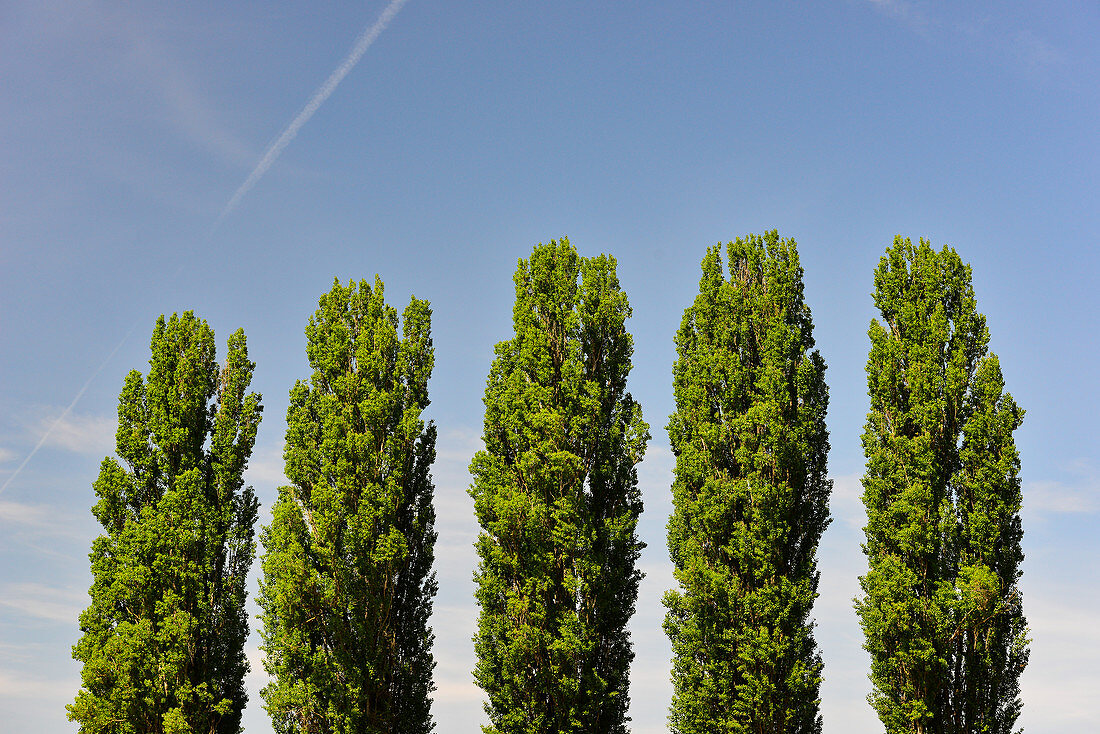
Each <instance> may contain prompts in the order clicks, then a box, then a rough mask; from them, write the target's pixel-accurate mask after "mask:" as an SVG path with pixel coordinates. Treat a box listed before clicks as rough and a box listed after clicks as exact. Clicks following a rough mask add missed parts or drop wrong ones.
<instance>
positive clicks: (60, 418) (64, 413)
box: [0, 324, 137, 494]
mask: <svg viewBox="0 0 1100 734" xmlns="http://www.w3.org/2000/svg"><path fill="white" fill-rule="evenodd" d="M135 328H137V324H134V325H133V326H131V327H130V330H129V331H128V332H126V336H124V337H122V341H120V342H119V343H118V344H116V345H115V348H114V349H112V350H111V353H110V354H108V355H107V359H105V360H103V363H102V364H100V365H99V368H98V369H97V370H96V371H95V372H93V373H92V376H91V377H89V378H88V379H87V381H86V382H85V383H84V387H82V388H80V390H79V391H78V392H77V394H76V397H75V398H73V401H72V402H71V403H69V407H68V408H65V410H64V411H62V413H61V415H59V416H57V420H55V421H54V422H53V423H51V424H50V427H49V428H47V429H46V432H45V433H43V434H42V437H41V438H39V439H38V443H36V444H35V445H34V448H33V449H31V452H30V453H29V454H27V458H25V459H23V463H22V464H20V465H19V468H17V469H16V470H15V471H13V472H12V473H11V476H9V477H8V478H7V479H6V480H5V481H4V484H3V485H0V494H3V493H4V490H5V489H7V488H8V485H9V484H11V483H12V481H13V480H14V479H15V478H16V477H17V476H19V475H20V473H22V471H23V467H25V466H26V465H27V464H28V463H30V460H31V459H33V458H34V455H35V454H37V453H38V449H40V448H42V446H43V445H44V444H45V443H46V439H48V438H49V437H50V434H51V433H53V432H54V429H55V428H57V427H58V426H59V425H61V421H63V420H65V418H67V417H68V415H69V413H71V412H73V408H75V407H76V404H77V403H78V402H79V401H80V399H81V398H82V397H84V393H85V392H87V391H88V386H89V385H91V384H92V380H94V379H95V378H96V377H97V376H98V375H99V373H100V372H102V371H103V368H104V367H106V366H107V363H108V362H110V361H111V358H112V357H114V356H115V352H117V351H118V350H119V348H120V347H121V346H122V345H123V344H125V343H126V340H127V339H129V338H130V335H131V334H133V333H134V329H135Z"/></svg>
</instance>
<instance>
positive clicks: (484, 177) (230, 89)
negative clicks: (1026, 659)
mask: <svg viewBox="0 0 1100 734" xmlns="http://www.w3.org/2000/svg"><path fill="white" fill-rule="evenodd" d="M1098 36H1100V7H1098V6H1097V5H1096V4H1095V3H1092V2H1069V1H1066V2H1053V3H1042V4H1035V3H1031V4H1028V3H1014V4H1000V5H990V4H984V3H973V2H963V3H947V2H939V1H935V2H934V1H932V0H832V1H831V2H824V3H804V4H776V3H771V2H762V1H761V2H744V3H735V4H702V3H700V4H694V3H689V4H683V3H680V4H675V3H667V2H666V3H657V2H643V3H635V4H630V5H629V7H628V8H627V7H626V6H624V8H623V9H620V8H619V7H618V6H617V5H609V4H602V3H586V2H579V1H577V2H574V1H573V0H565V1H563V2H558V3H549V4H537V5H532V4H525V3H506V2H496V1H491V2H486V3H476V4H466V3H459V4H454V3H433V2H427V1H426V0H410V1H408V2H406V0H392V1H387V0H368V1H367V2H356V3H351V2H335V3H326V4H321V5H317V4H301V3H284V2H272V3H261V4H255V3H252V4H246V3H236V2H229V3H215V2H209V1H208V0H199V1H198V2H194V3H182V4H181V3H168V2H162V1H161V0H153V1H152V2H146V3H137V4H117V3H104V2H100V1H99V0H35V1H34V2H30V1H29V0H15V2H13V3H9V4H7V5H6V6H5V7H4V8H3V10H0V79H3V80H4V83H3V84H0V139H2V140H3V141H4V145H3V150H4V155H3V156H2V157H0V344H2V345H3V348H2V349H0V377H2V378H3V379H0V721H3V722H4V724H3V725H0V728H3V729H4V730H5V731H12V732H22V731H26V732H73V731H76V727H75V726H74V725H72V724H70V723H68V722H67V721H66V719H65V712H64V706H65V704H66V703H68V702H70V701H71V700H72V699H73V697H74V696H75V693H76V690H77V686H78V685H79V673H80V670H79V666H78V665H77V664H76V663H75V662H74V661H73V660H72V659H71V656H70V648H71V646H72V645H73V644H74V643H75V642H76V640H77V637H78V635H79V629H78V626H77V620H76V616H77V615H78V614H79V612H80V610H81V609H82V608H83V607H84V606H85V604H86V602H87V595H86V592H87V588H88V586H89V584H90V580H91V576H90V572H89V568H88V558H87V554H88V549H89V546H90V544H91V541H92V539H93V538H94V537H95V535H96V534H97V533H98V532H99V530H100V528H99V526H98V525H97V523H96V522H95V520H94V519H93V518H92V516H91V514H90V512H89V508H90V507H91V505H92V504H93V502H94V495H93V492H92V489H91V486H92V482H93V481H94V479H95V477H96V473H97V471H98V467H99V463H100V461H101V460H102V458H103V456H104V455H105V454H106V453H109V452H110V451H111V450H112V435H113V432H114V426H115V407H116V403H117V397H118V393H119V390H120V388H121V386H122V381H123V377H124V375H125V374H126V372H127V371H128V370H130V369H135V368H136V369H140V370H142V371H143V372H144V371H146V370H147V369H148V364H147V361H148V356H149V354H148V337H149V334H150V332H151V331H152V328H153V324H154V321H155V319H156V317H157V316H158V315H159V314H162V313H165V314H171V313H172V312H174V311H183V310H187V309H194V310H195V311H196V313H197V314H198V315H199V316H201V317H203V318H205V319H207V320H208V321H209V322H210V324H211V326H213V327H214V329H215V330H216V332H217V337H218V340H219V343H220V346H221V348H222V353H224V344H225V339H226V338H227V337H228V336H229V334H230V333H232V332H233V330H235V329H236V328H237V327H243V328H244V330H245V332H246V334H247V336H248V346H249V351H250V357H251V358H252V359H253V360H254V361H255V362H256V363H257V369H256V376H255V381H254V387H255V389H257V390H259V391H260V392H262V393H263V396H264V404H265V411H264V422H263V424H262V425H261V427H260V432H259V436H258V441H257V446H256V451H255V453H254V454H253V458H252V461H251V464H250V467H249V473H248V478H249V481H250V482H251V483H252V484H254V485H255V487H256V490H257V493H258V496H259V498H260V501H261V503H262V506H261V510H260V521H259V522H260V523H261V524H266V523H267V522H268V520H269V515H268V513H269V511H270V506H271V503H272V501H273V500H274V498H275V496H276V487H277V486H278V485H279V484H280V483H281V482H282V481H284V480H283V477H282V440H283V432H284V430H285V421H284V417H285V412H286V407H287V401H288V398H287V395H288V391H289V389H290V387H291V385H292V384H293V382H294V380H296V379H304V378H307V377H308V376H309V370H308V365H307V363H306V358H305V353H304V345H305V340H304V335H303V329H304V327H305V324H306V321H307V319H308V317H309V315H310V314H311V313H312V312H313V310H314V309H315V308H316V304H317V298H318V296H319V295H320V294H321V293H322V292H324V291H326V290H327V289H328V288H329V287H331V285H332V279H333V277H334V276H335V277H339V278H341V279H342V280H345V281H346V280H347V279H348V278H351V277H354V278H357V279H358V278H366V279H368V280H369V279H372V278H373V277H374V275H375V273H378V274H379V275H381V277H382V279H383V280H384V281H385V283H386V295H387V299H388V300H389V301H390V302H391V303H393V304H394V305H396V306H398V308H403V307H404V305H405V303H407V302H408V298H409V296H410V294H413V293H415V294H416V295H417V296H418V297H421V298H426V299H428V300H429V301H430V302H431V304H432V308H433V311H434V314H433V336H434V343H435V347H436V370H435V375H434V377H433V379H432V382H431V383H430V386H429V387H430V391H431V397H432V406H431V408H430V409H429V412H430V417H431V418H432V419H433V420H435V422H436V424H437V426H438V428H439V444H438V459H437V462H436V465H435V468H434V472H433V474H434V477H435V481H436V492H437V495H436V507H437V510H438V514H439V531H440V536H439V541H438V543H439V544H438V546H437V551H436V555H437V563H436V572H437V574H438V578H439V586H440V592H439V596H438V597H437V600H436V605H435V615H434V617H433V627H434V629H435V635H436V647H435V653H436V658H437V661H438V667H437V670H436V684H437V687H438V689H437V691H436V696H435V704H434V709H433V711H434V715H435V718H436V721H437V724H438V726H437V731H438V732H439V734H465V733H466V732H477V731H479V729H478V725H479V724H480V723H483V722H484V721H485V718H484V715H483V714H482V712H481V700H482V695H481V692H480V690H479V689H477V688H476V687H475V686H474V685H473V683H472V678H471V675H470V671H471V669H472V667H473V664H474V657H473V644H472V642H471V640H470V637H471V635H472V634H473V632H474V628H475V622H476V614H477V609H476V606H475V605H474V602H473V596H472V593H473V584H472V581H471V574H472V572H473V569H474V566H475V563H476V556H475V554H474V551H473V548H472V543H473V539H474V537H475V536H476V533H477V526H476V523H475V521H474V518H473V509H472V501H471V500H470V499H469V497H468V495H467V494H466V488H467V486H468V484H469V475H468V472H467V466H468V464H469V461H470V458H471V457H472V455H473V453H474V452H475V451H476V450H478V448H479V447H480V436H481V428H482V410H483V407H482V403H481V398H482V394H483V391H484V386H485V377H486V373H487V371H488V367H489V364H490V361H491V359H492V356H493V345H494V344H495V343H496V342H498V341H500V340H502V339H506V338H509V337H510V335H511V328H512V323H511V308H512V299H513V296H514V291H513V283H512V274H513V272H514V269H515V264H516V259H517V258H519V257H526V256H527V255H528V254H529V253H530V250H531V247H532V246H533V245H534V244H535V243H537V242H545V241H548V240H549V239H551V238H558V237H561V236H563V235H565V236H568V237H569V238H570V240H571V241H572V242H573V244H574V245H576V246H577V248H578V250H579V251H580V253H581V254H583V255H596V254H598V253H601V252H607V253H609V254H611V255H614V256H615V257H616V258H617V260H618V266H619V276H620V279H621V281H622V284H623V287H624V289H625V290H626V292H627V294H628V296H629V298H630V301H631V304H632V306H633V308H634V317H633V318H632V319H631V320H630V321H628V328H629V329H630V330H631V331H632V333H633V334H634V339H635V355H634V365H635V366H634V370H633V372H632V373H631V380H630V390H631V392H632V393H633V395H634V397H635V398H636V399H637V400H638V401H639V402H640V403H641V405H642V408H643V411H644V414H645V418H646V420H647V421H648V422H649V424H650V426H651V432H652V434H653V439H652V441H651V443H650V449H649V452H648V454H647V456H646V460H645V461H644V462H643V463H642V464H641V465H640V467H639V475H640V479H641V484H642V490H643V495H644V499H645V512H644V514H643V516H642V521H641V526H640V532H641V534H642V537H643V539H644V540H645V542H646V543H647V544H648V547H647V548H646V550H645V552H644V554H643V557H642V566H643V568H644V570H645V571H646V574H647V576H646V578H645V580H644V582H643V585H642V590H641V595H640V598H639V600H638V611H637V614H636V616H635V617H634V619H633V622H632V635H633V640H634V643H635V650H636V655H637V657H636V660H635V664H634V667H633V669H632V674H631V680H632V686H631V698H632V709H631V715H632V717H633V723H632V729H633V731H635V732H638V733H643V732H644V733H654V732H663V731H666V730H667V728H666V724H665V716H666V713H667V707H668V703H669V699H670V696H671V686H670V684H669V682H668V677H669V645H668V641H667V638H666V637H665V635H664V633H663V631H662V629H661V622H662V619H663V614H664V610H663V607H662V606H661V602H660V600H661V597H662V595H663V594H664V592H665V591H666V590H667V589H668V588H670V586H671V585H672V583H673V581H672V575H671V567H670V564H669V561H668V554H667V550H666V546H665V537H664V533H665V522H666V520H667V518H668V515H669V512H670V511H671V499H670V495H669V485H670V483H671V476H672V475H671V472H672V467H673V464H674V458H673V456H672V454H671V451H670V449H669V446H668V439H667V436H666V434H665V431H664V426H665V424H666V423H667V419H668V415H669V414H670V413H671V412H672V410H673V402H672V386H671V365H672V361H673V359H674V358H675V350H674V345H673V341H672V337H673V334H674V332H675V329H676V328H677V326H678V325H679V323H680V319H681V316H682V314H683V310H684V308H685V307H686V306H687V305H689V303H690V302H691V300H692V298H693V297H694V295H695V293H696V292H697V286H698V280H699V262H700V260H701V259H702V257H703V254H704V251H705V248H706V247H707V246H708V245H712V244H714V243H715V242H718V241H722V242H725V241H727V240H730V239H733V238H734V237H737V236H742V235H745V234H747V233H749V232H756V233H762V232H763V231H764V230H768V229H772V228H777V229H778V230H779V233H780V235H781V236H784V237H793V238H795V239H796V240H797V241H798V243H799V250H800V254H801V258H802V264H803V267H804V268H805V282H806V297H807V301H808V303H809V305H810V307H811V309H812V310H813V318H814V322H815V325H816V331H815V336H816V339H817V345H818V348H819V349H820V350H821V352H822V355H823V356H824V358H825V360H826V362H827V364H828V372H827V374H826V379H827V381H828V384H829V387H830V410H829V416H828V423H829V429H830V442H831V445H832V451H831V454H830V464H829V471H830V474H831V476H833V477H834V480H835V485H834V493H833V498H832V503H831V507H832V512H833V523H832V525H831V526H830V528H829V529H828V530H827V531H826V533H825V536H824V538H823V540H822V544H821V547H820V549H819V566H820V570H821V589H820V591H821V596H820V598H819V600H818V603H817V606H816V607H815V618H816V620H817V623H818V627H817V630H816V636H817V640H818V643H819V645H820V647H821V650H822V655H823V658H824V661H825V677H826V682H825V685H824V687H823V689H822V713H823V715H824V729H825V733H826V734H872V733H873V732H879V731H882V728H881V725H879V723H878V722H877V719H876V718H875V716H874V714H873V711H872V710H871V708H870V707H869V706H868V704H867V703H866V700H865V697H866V694H867V692H868V690H869V683H868V682H867V677H866V674H867V666H868V660H867V656H866V653H864V651H863V650H862V648H861V644H862V635H861V632H860V629H859V625H858V623H857V621H856V617H855V614H854V612H853V611H852V605H851V600H852V597H853V596H854V595H855V594H856V593H858V590H859V588H858V582H857V577H858V575H859V574H860V573H862V572H863V571H864V569H865V560H864V557H863V555H862V553H861V551H860V542H861V541H862V529H861V528H862V525H863V522H864V517H863V508H862V504H861V502H860V499H859V496H860V491H861V490H860V486H859V478H860V476H861V474H862V471H863V455H862V449H861V446H860V441H859V437H860V433H861V432H862V430H863V421H864V418H865V415H866V411H867V396H866V382H865V376H864V365H865V362H866V358H867V350H868V346H869V344H868V339H867V336H866V331H867V325H868V322H869V321H870V319H871V318H873V316H874V312H873V308H872V304H871V300H870V297H869V293H870V291H871V289H872V283H871V276H872V271H873V269H874V267H875V265H876V264H877V262H878V259H879V257H880V256H881V255H882V253H883V251H884V250H885V248H886V247H887V246H888V245H889V244H890V243H891V241H892V239H893V237H894V235H895V234H902V235H905V236H909V237H912V238H913V240H914V241H915V240H916V239H917V238H918V237H922V236H923V237H926V238H928V239H930V240H931V241H932V243H933V244H934V245H935V246H937V248H938V247H939V246H941V245H943V244H950V245H952V246H953V247H955V248H956V250H957V251H958V252H959V254H960V256H961V257H962V258H963V260H964V261H966V262H969V263H971V264H972V266H973V270H974V286H975V289H976V292H977V298H978V308H979V310H980V311H982V312H983V313H985V314H986V316H987V319H988V323H989V328H990V332H991V335H992V338H991V348H992V349H993V351H995V352H996V353H997V354H998V355H999V356H1000V361H1001V365H1002V368H1003V369H1004V372H1005V379H1006V382H1007V389H1008V390H1009V391H1010V392H1011V393H1012V394H1013V396H1014V398H1015V399H1016V401H1017V402H1018V403H1019V404H1020V405H1021V407H1023V408H1024V409H1025V410H1026V411H1027V415H1026V417H1025V420H1024V425H1023V427H1022V428H1021V429H1020V430H1019V431H1018V432H1017V434H1016V437H1017V443H1018V445H1019V448H1020V452H1021V457H1022V463H1023V472H1022V476H1023V480H1024V491H1025V495H1024V502H1025V507H1024V518H1023V519H1024V531H1025V541H1024V550H1025V553H1026V554H1027V558H1026V560H1025V562H1024V580H1023V593H1024V606H1025V613H1026V614H1027V616H1028V618H1029V621H1030V625H1031V629H1032V638H1033V643H1032V653H1031V664H1030V666H1029V668H1028V670H1027V672H1026V673H1025V675H1024V678H1023V692H1024V703H1025V705H1024V713H1023V716H1022V718H1021V719H1020V722H1019V723H1020V725H1022V726H1023V727H1024V728H1025V729H1026V731H1027V732H1028V733H1029V734H1042V733H1043V732H1052V733H1053V732H1057V733H1058V734H1091V733H1092V732H1095V731H1097V730H1100V707H1098V706H1097V705H1096V703H1095V698H1096V694H1095V692H1096V691H1097V690H1100V633H1098V632H1097V630H1100V614H1098V613H1097V611H1096V610H1097V609H1100V570H1098V569H1100V550H1098V549H1097V545H1096V541H1095V539H1094V536H1095V527H1096V524H1097V522H1098V521H1100V457H1098V455H1097V452H1096V448H1095V447H1096V445H1097V439H1098V438H1100V436H1098V433H1097V430H1096V428H1095V416H1096V415H1097V414H1100V400H1098V399H1097V393H1096V391H1095V390H1094V389H1093V386H1094V385H1095V384H1097V383H1098V382H1100V371H1098V367H1097V365H1098V364H1100V348H1098V347H1097V342H1096V339H1095V335H1096V334H1097V333H1100V323H1098V317H1097V314H1098V313H1100V295H1098V289H1097V288H1096V279H1097V276H1098V274H1100V255H1098V252H1100V251H1098V249H1097V233H1098V232H1100V208H1098V207H1097V192H1100V144H1098V137H1097V120H1100V83H1098V82H1100V47H1098V46H1097V44H1096V42H1095V41H1096V38H1097V37H1098ZM135 325H136V326H135ZM131 330H132V333H131ZM74 398H75V399H74ZM256 568H257V569H258V564H257V566H256ZM253 575H255V572H254V574H253ZM250 591H251V593H252V594H253V595H255V592H256V586H255V581H253V582H252V586H251V589H250ZM250 604H252V603H251V601H250ZM255 612H256V608H255V605H254V604H252V606H251V613H253V614H254V613H255ZM258 645H259V638H258V636H257V635H255V634H254V635H253V637H252V638H251V639H250V641H249V656H250V660H251V661H252V667H253V670H252V673H251V674H250V676H249V678H248V683H249V690H250V696H251V700H250V703H249V707H248V709H247V710H246V712H245V717H244V725H245V730H246V731H247V732H250V733H251V734H269V733H270V732H271V726H270V723H269V721H268V719H267V715H266V713H265V712H264V711H263V709H262V707H261V703H262V701H261V699H260V696H259V688H260V687H261V686H262V685H263V682H264V679H265V678H264V673H263V671H262V666H261V665H260V659H261V657H260V651H259V650H258Z"/></svg>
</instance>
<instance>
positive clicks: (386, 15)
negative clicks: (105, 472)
mask: <svg viewBox="0 0 1100 734" xmlns="http://www.w3.org/2000/svg"><path fill="white" fill-rule="evenodd" d="M406 2H408V0H392V2H390V4H389V5H387V6H386V9H385V10H383V11H382V14H381V15H379V16H378V20H376V21H374V24H373V25H371V26H370V27H369V28H367V29H366V30H365V31H363V32H362V33H361V34H360V35H359V38H358V39H356V41H355V46H353V47H352V49H351V52H350V53H349V54H348V55H347V58H345V59H344V61H343V63H341V64H340V65H339V66H338V67H336V70H335V71H333V72H332V73H331V74H330V75H329V77H328V79H326V80H325V83H324V84H322V85H321V86H320V87H318V89H317V91H316V92H314V93H313V96H312V97H311V98H310V100H309V102H307V103H306V106H305V107H303V108H302V111H301V112H299V113H298V116H297V117H295V118H294V119H293V120H292V121H291V122H290V124H289V125H287V127H286V130H283V134H282V135H280V136H279V138H278V140H276V141H275V142H274V143H272V144H271V147H270V148H268V149H267V152H266V153H264V157H263V158H261V159H260V162H259V163H257V164H256V167H255V168H254V169H252V173H250V174H248V178H246V179H245V181H244V183H243V184H241V187H240V188H239V189H237V191H236V192H235V193H234V194H233V196H232V197H231V198H230V199H229V203H228V204H226V205H225V208H224V209H222V213H221V214H220V215H219V216H218V219H217V221H216V222H214V227H213V228H212V230H211V233H213V231H214V230H216V229H217V228H218V226H219V225H220V224H221V223H222V220H224V219H225V218H226V217H227V216H228V215H229V213H230V212H232V211H233V210H234V209H235V208H236V207H237V204H239V203H240V202H241V199H243V198H244V195H245V194H247V193H248V192H249V191H250V190H251V189H252V187H253V186H255V185H256V182H257V181H259V180H260V179H261V178H262V177H263V175H264V174H265V173H267V169H269V168H271V165H272V164H273V163H275V160H276V159H277V158H278V157H279V154H280V153H282V152H283V150H284V149H285V148H286V146H288V145H290V141H292V140H294V136H295V135H297V134H298V131H299V130H301V129H302V126H304V125H305V124H306V123H307V122H309V118H311V117H313V113H314V112H316V111H317V109H318V108H319V107H320V106H321V105H322V104H324V103H325V100H326V99H328V98H329V97H330V96H331V95H332V93H333V92H334V91H336V86H337V85H338V84H339V83H340V82H341V81H343V79H344V77H346V76H347V75H348V73H349V72H350V71H351V70H352V69H354V68H355V65H356V64H358V63H359V59H361V58H363V54H365V53H366V52H367V49H368V48H370V47H371V44H373V43H374V42H375V40H377V38H378V36H380V35H381V34H382V31H384V30H386V26H388V25H389V24H390V21H391V20H393V18H394V16H395V15H397V13H398V11H399V10H401V7H402V6H403V5H404V4H405V3H406ZM182 269H183V265H180V267H179V268H177V271H176V273H175V274H174V275H177V274H178V273H179V271H180V270H182ZM136 327H137V324H136V323H135V324H134V326H132V327H130V331H128V332H127V333H126V336H124V337H122V341H120V342H119V343H118V344H117V345H115V348H114V349H112V350H111V353H110V354H109V355H107V359H105V360H103V364H101V365H99V369H97V370H96V371H95V372H93V373H92V376H91V377H89V378H88V380H87V382H85V383H84V386H83V387H82V388H80V390H79V391H78V392H77V394H76V397H74V398H73V401H72V402H71V403H69V407H67V408H65V410H64V412H62V413H61V415H60V416H58V418H57V420H55V421H54V422H53V423H52V424H51V425H50V427H49V428H47V429H46V432H45V433H43V434H42V437H41V438H39V439H38V443H37V444H35V447H34V448H33V449H31V452H30V453H29V454H27V458H25V459H23V463H22V464H20V465H19V467H18V468H17V469H16V470H15V471H14V472H12V473H11V476H9V477H8V478H7V479H6V480H5V481H4V483H3V484H2V485H0V494H3V492H4V490H5V489H7V488H8V485H9V484H11V483H12V481H14V480H15V478H16V477H18V476H19V475H20V474H21V473H22V472H23V468H24V467H25V466H26V465H27V464H28V463H29V462H30V460H31V459H32V458H34V455H35V454H37V453H38V450H39V449H40V448H42V446H43V445H44V444H45V443H46V440H47V439H48V438H49V437H50V434H51V433H53V431H54V429H55V428H57V427H58V426H59V425H60V424H61V421H63V420H65V418H66V417H67V416H68V415H69V413H71V412H72V410H73V408H75V407H76V404H77V403H78V402H79V401H80V399H81V398H82V397H84V393H85V392H86V391H87V390H88V386H89V385H91V384H92V380H94V379H95V378H96V377H97V376H98V375H99V373H100V372H102V371H103V368H104V367H106V366H107V363H108V362H110V361H111V357H113V356H115V353H116V352H117V351H118V350H119V348H120V347H122V345H123V344H125V343H126V340H127V339H129V338H130V334H132V333H133V332H134V329H135V328H136Z"/></svg>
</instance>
